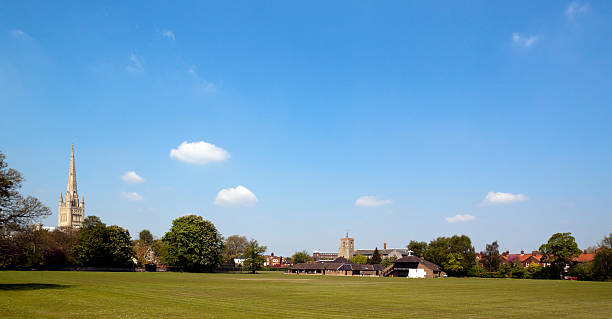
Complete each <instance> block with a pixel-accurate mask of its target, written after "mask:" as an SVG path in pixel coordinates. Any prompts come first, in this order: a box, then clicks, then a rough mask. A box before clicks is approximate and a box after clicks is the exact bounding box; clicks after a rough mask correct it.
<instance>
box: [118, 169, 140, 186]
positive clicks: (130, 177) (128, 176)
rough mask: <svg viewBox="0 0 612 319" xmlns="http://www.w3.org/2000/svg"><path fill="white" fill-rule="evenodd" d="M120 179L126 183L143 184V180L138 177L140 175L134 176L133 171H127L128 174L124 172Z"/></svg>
mask: <svg viewBox="0 0 612 319" xmlns="http://www.w3.org/2000/svg"><path fill="white" fill-rule="evenodd" d="M121 179H122V180H124V181H126V182H128V183H134V184H137V183H144V181H145V179H144V178H142V177H140V175H138V174H136V172H134V171H129V172H125V174H123V176H121Z"/></svg>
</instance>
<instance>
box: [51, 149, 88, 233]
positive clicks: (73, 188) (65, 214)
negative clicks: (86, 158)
mask: <svg viewBox="0 0 612 319" xmlns="http://www.w3.org/2000/svg"><path fill="white" fill-rule="evenodd" d="M58 206H59V211H58V214H57V226H58V227H81V226H82V225H83V220H84V219H85V197H84V196H83V194H81V201H80V202H79V194H78V192H77V182H76V169H75V165H74V146H72V152H71V153H70V168H69V170H68V187H66V200H65V201H64V198H62V193H60V198H59V205H58Z"/></svg>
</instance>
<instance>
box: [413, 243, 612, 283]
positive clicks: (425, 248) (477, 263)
mask: <svg viewBox="0 0 612 319" xmlns="http://www.w3.org/2000/svg"><path fill="white" fill-rule="evenodd" d="M406 248H408V249H409V250H412V251H413V254H414V255H415V256H418V257H421V258H424V259H426V260H428V261H431V262H433V263H435V264H437V265H439V266H440V267H441V268H442V270H444V271H445V272H446V273H447V274H448V275H449V276H471V277H483V278H527V279H529V278H533V279H560V278H567V277H575V278H576V279H579V280H611V279H612V234H610V235H609V236H607V237H605V238H604V239H603V240H602V241H601V242H600V243H599V245H598V247H591V248H590V249H589V250H591V251H593V252H594V253H595V256H594V259H593V260H592V261H578V260H577V257H579V256H580V254H581V253H582V250H580V249H579V248H578V245H577V244H576V241H575V238H574V237H573V236H571V234H570V233H556V234H554V235H552V236H551V237H550V239H549V240H548V242H546V243H544V244H542V245H541V246H540V248H539V251H538V254H540V256H539V257H540V259H539V262H531V263H530V264H529V265H528V266H527V267H525V266H523V264H522V263H521V262H519V261H511V262H507V261H504V260H503V257H502V254H501V253H500V251H499V244H498V243H497V241H494V242H492V243H491V244H487V245H486V249H485V251H484V252H480V254H478V255H479V257H480V258H476V256H477V254H476V252H475V250H474V247H473V246H472V244H471V240H470V238H469V237H468V236H465V235H461V236H457V235H455V236H452V237H438V238H436V239H434V240H432V241H431V242H429V243H427V242H419V241H410V243H409V244H408V245H407V246H406ZM541 264H544V265H546V266H542V265H541Z"/></svg>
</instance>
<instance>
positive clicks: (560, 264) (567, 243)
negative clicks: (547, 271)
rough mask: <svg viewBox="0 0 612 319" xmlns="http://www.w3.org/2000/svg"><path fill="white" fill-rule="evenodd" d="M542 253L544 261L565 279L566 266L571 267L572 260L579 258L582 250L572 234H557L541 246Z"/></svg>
mask: <svg viewBox="0 0 612 319" xmlns="http://www.w3.org/2000/svg"><path fill="white" fill-rule="evenodd" d="M540 253H541V254H542V261H543V262H548V263H551V266H552V268H551V269H552V270H553V271H556V272H557V273H558V274H559V277H563V274H564V272H565V268H566V266H571V265H572V264H573V262H572V259H573V258H575V257H578V256H579V255H580V253H582V250H580V249H579V248H578V244H576V240H575V239H574V236H572V234H571V233H556V234H553V235H552V236H551V237H550V239H548V242H547V243H546V244H542V245H541V246H540Z"/></svg>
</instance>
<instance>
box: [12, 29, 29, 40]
mask: <svg viewBox="0 0 612 319" xmlns="http://www.w3.org/2000/svg"><path fill="white" fill-rule="evenodd" d="M11 36H12V37H13V38H17V39H21V40H28V39H30V36H29V35H28V34H27V33H25V32H24V31H23V30H19V29H15V30H11Z"/></svg>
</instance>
